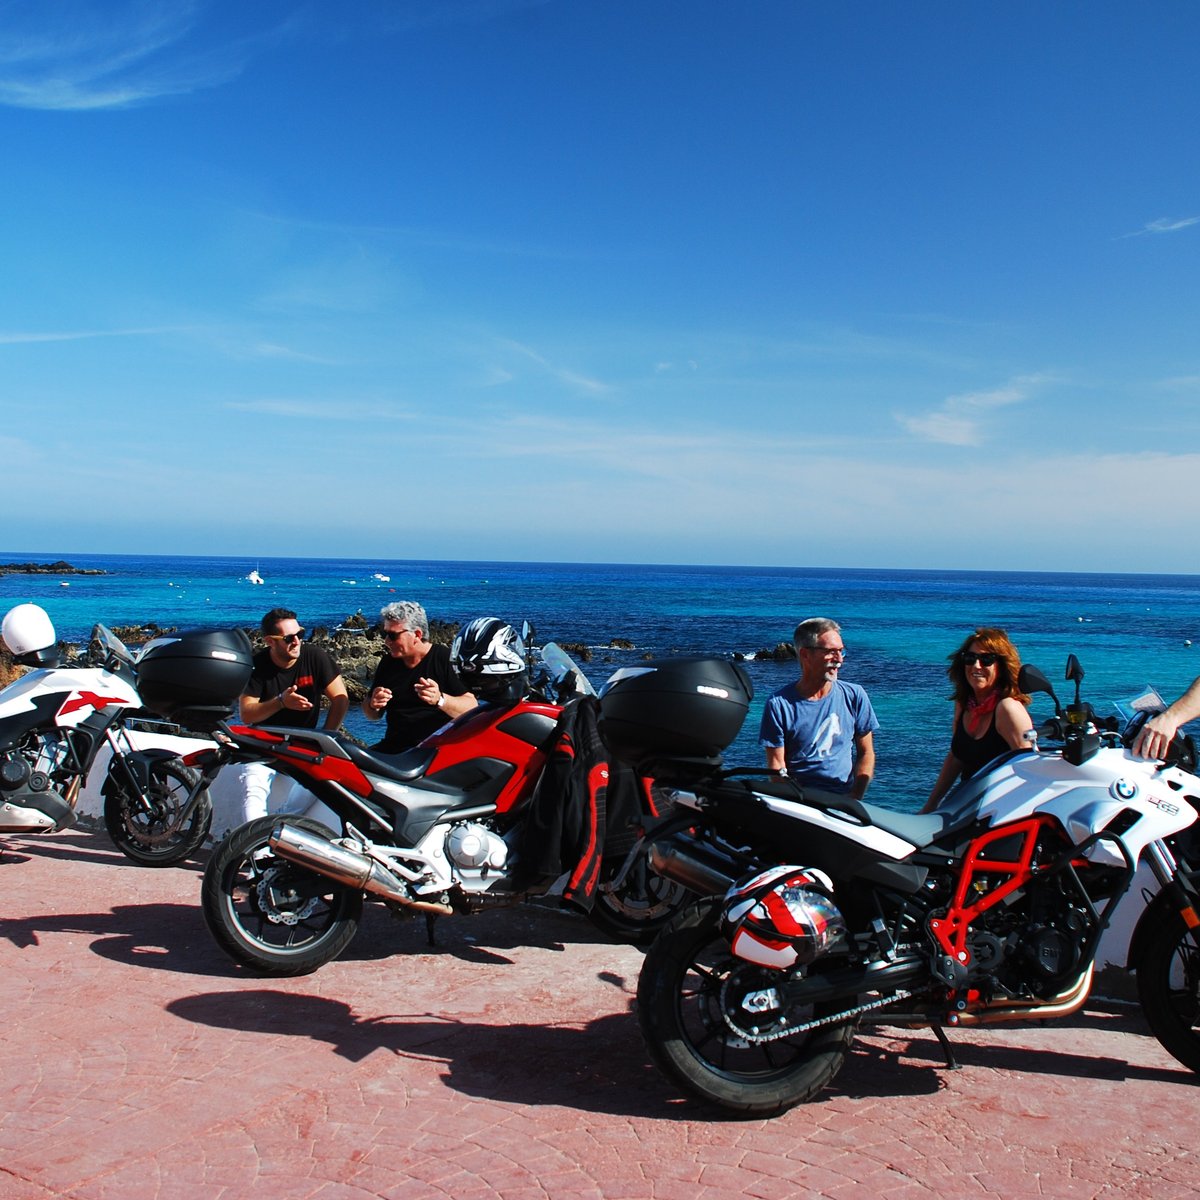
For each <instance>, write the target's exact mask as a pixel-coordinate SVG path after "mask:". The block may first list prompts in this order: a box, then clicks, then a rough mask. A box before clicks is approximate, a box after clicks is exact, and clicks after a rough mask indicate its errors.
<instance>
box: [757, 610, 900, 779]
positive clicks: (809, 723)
mask: <svg viewBox="0 0 1200 1200" xmlns="http://www.w3.org/2000/svg"><path fill="white" fill-rule="evenodd" d="M792 642H793V645H794V646H795V647H796V658H797V659H798V660H799V662H800V678H799V679H798V680H797V681H796V682H795V683H789V684H787V685H785V686H784V687H781V688H780V689H779V690H778V691H776V692H774V693H773V694H772V695H771V696H769V697H768V698H767V703H766V706H765V708H764V709H763V715H762V724H761V726H760V727H759V741H760V743H761V745H762V746H763V748H764V749H765V750H766V752H767V766H768V768H770V769H771V770H775V771H785V772H786V773H787V774H788V776H789V777H791V778H793V779H795V780H797V782H799V783H800V784H807V785H808V786H809V787H813V788H819V789H820V790H821V791H826V792H841V793H846V792H849V793H851V794H852V795H854V796H856V797H857V798H858V799H859V800H861V799H862V798H863V796H864V795H865V794H866V791H867V787H868V785H869V784H870V782H871V778H872V776H873V775H874V774H875V730H877V729H878V728H879V721H878V719H877V718H876V716H875V710H874V709H873V708H872V707H871V701H870V699H869V698H868V697H867V693H866V690H865V689H864V688H862V687H860V686H859V685H858V684H856V683H846V682H845V681H844V680H842V679H839V678H838V672H839V670H840V669H841V666H842V663H843V662H845V661H846V647H845V645H844V644H843V643H842V631H841V626H839V625H838V623H837V622H836V621H831V620H830V619H829V618H828V617H810V618H809V619H808V620H807V621H801V622H800V624H799V625H797V626H796V632H795V634H794V635H793V639H792Z"/></svg>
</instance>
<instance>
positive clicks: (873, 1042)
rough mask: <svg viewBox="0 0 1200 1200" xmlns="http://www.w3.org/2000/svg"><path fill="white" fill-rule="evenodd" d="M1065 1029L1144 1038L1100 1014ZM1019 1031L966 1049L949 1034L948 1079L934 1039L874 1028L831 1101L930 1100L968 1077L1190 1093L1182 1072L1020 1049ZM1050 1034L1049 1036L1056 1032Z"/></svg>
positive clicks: (976, 1033)
mask: <svg viewBox="0 0 1200 1200" xmlns="http://www.w3.org/2000/svg"><path fill="white" fill-rule="evenodd" d="M1070 1025H1071V1026H1075V1027H1079V1028H1083V1027H1091V1028H1095V1029H1096V1030H1097V1032H1099V1033H1112V1034H1119V1035H1121V1036H1126V1035H1128V1034H1131V1033H1136V1034H1147V1035H1148V1033H1149V1031H1148V1030H1147V1029H1146V1028H1145V1027H1144V1023H1143V1025H1142V1026H1140V1027H1132V1026H1131V1027H1130V1028H1125V1027H1124V1026H1123V1025H1122V1026H1120V1027H1111V1028H1110V1027H1109V1026H1108V1025H1107V1024H1106V1023H1105V1022H1104V1021H1103V1017H1102V1014H1097V1020H1095V1021H1092V1020H1090V1019H1089V1015H1088V1014H1087V1013H1080V1014H1078V1016H1077V1017H1076V1018H1074V1019H1073V1020H1072V1021H1071V1022H1070ZM1057 1027H1058V1028H1066V1027H1068V1026H1066V1025H1059V1026H1057ZM1019 1028H1021V1027H1019V1026H1008V1027H1007V1030H1006V1028H1005V1027H1004V1026H999V1027H996V1028H993V1029H991V1030H986V1031H980V1030H972V1031H971V1035H972V1037H973V1038H974V1039H981V1040H971V1041H967V1040H964V1038H963V1036H962V1032H961V1031H955V1030H949V1031H947V1036H948V1037H949V1039H950V1042H951V1045H952V1046H953V1048H954V1056H955V1058H956V1059H957V1061H958V1063H959V1068H960V1070H959V1071H951V1070H949V1069H948V1068H947V1066H946V1063H945V1059H944V1057H943V1056H942V1051H941V1047H940V1046H939V1045H938V1043H937V1041H936V1039H935V1038H934V1035H933V1033H932V1032H931V1031H926V1032H925V1033H923V1034H922V1033H921V1032H918V1031H914V1030H908V1029H898V1028H890V1029H889V1028H887V1027H883V1026H877V1027H875V1028H873V1029H871V1030H869V1031H864V1032H863V1033H862V1034H860V1036H859V1037H858V1039H857V1040H856V1041H855V1043H854V1049H853V1051H852V1052H851V1056H850V1059H849V1060H848V1061H847V1063H846V1066H845V1067H844V1068H843V1069H842V1071H841V1072H840V1073H839V1074H838V1076H837V1077H836V1079H835V1080H834V1082H833V1084H832V1085H831V1087H830V1090H829V1092H828V1095H830V1096H832V1095H844V1096H847V1097H850V1098H853V1099H865V1098H881V1097H887V1096H898V1095H920V1094H922V1093H933V1092H936V1091H938V1090H940V1089H941V1088H945V1087H948V1086H949V1081H950V1080H951V1079H953V1078H955V1077H956V1076H958V1075H960V1074H961V1073H964V1072H970V1071H971V1070H972V1069H986V1070H988V1071H998V1072H1003V1073H1006V1074H1011V1075H1014V1076H1022V1075H1033V1076H1061V1077H1064V1078H1079V1079H1088V1080H1094V1079H1105V1080H1111V1081H1113V1082H1118V1083H1119V1082H1125V1081H1129V1080H1135V1079H1136V1080H1143V1081H1147V1082H1157V1083H1183V1084H1186V1085H1188V1086H1189V1087H1190V1086H1193V1081H1194V1078H1195V1077H1194V1076H1193V1075H1192V1074H1191V1073H1190V1072H1189V1071H1186V1070H1185V1069H1184V1068H1182V1067H1180V1068H1179V1069H1178V1070H1174V1069H1172V1068H1159V1067H1150V1066H1142V1065H1138V1064H1135V1063H1131V1062H1129V1061H1128V1060H1126V1059H1124V1058H1115V1057H1113V1056H1111V1055H1107V1054H1103V1053H1096V1054H1078V1053H1074V1052H1073V1051H1071V1050H1068V1049H1066V1048H1058V1047H1055V1046H1050V1047H1048V1048H1046V1049H1039V1048H1036V1047H1031V1046H1030V1045H1029V1044H1028V1043H1027V1042H1024V1043H1022V1042H1020V1040H1019V1038H1017V1040H1014V1038H1016V1035H1017V1034H1018V1030H1019ZM1024 1028H1028V1026H1025V1027H1024ZM1042 1028H1046V1026H1042ZM1050 1028H1051V1030H1052V1029H1053V1028H1054V1027H1053V1026H1051V1027H1050ZM1006 1036H1007V1038H1008V1040H1007V1041H1006V1040H1005V1038H1006Z"/></svg>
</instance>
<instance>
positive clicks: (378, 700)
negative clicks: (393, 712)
mask: <svg viewBox="0 0 1200 1200" xmlns="http://www.w3.org/2000/svg"><path fill="white" fill-rule="evenodd" d="M391 698H392V689H391V688H385V687H377V688H372V689H371V707H372V708H387V706H388V701H390V700H391Z"/></svg>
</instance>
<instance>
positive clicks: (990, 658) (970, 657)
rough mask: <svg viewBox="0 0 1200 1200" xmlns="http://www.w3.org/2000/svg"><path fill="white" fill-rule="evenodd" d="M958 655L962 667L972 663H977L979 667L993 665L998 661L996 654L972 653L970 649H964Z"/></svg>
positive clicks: (998, 656)
mask: <svg viewBox="0 0 1200 1200" xmlns="http://www.w3.org/2000/svg"><path fill="white" fill-rule="evenodd" d="M960 657H961V658H962V664H963V666H964V667H969V666H970V665H971V664H972V663H978V664H979V665H980V666H981V667H994V666H995V665H996V664H997V663H998V662H999V661H1000V655H998V654H973V653H971V651H970V650H964V651H963V652H962V655H961V656H960Z"/></svg>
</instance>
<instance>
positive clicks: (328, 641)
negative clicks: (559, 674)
mask: <svg viewBox="0 0 1200 1200" xmlns="http://www.w3.org/2000/svg"><path fill="white" fill-rule="evenodd" d="M2 569H3V568H0V570H2ZM92 573H93V574H103V572H92ZM458 630H459V623H458V622H457V621H439V620H436V619H433V618H431V619H430V622H429V640H430V641H431V642H434V643H436V644H441V645H445V646H448V645H450V643H451V642H452V641H453V640H454V635H455V634H456V633H457V632H458ZM112 632H113V633H114V634H116V636H117V637H119V638H120V639H121V641H123V642H124V643H125V644H126V645H127V646H129V647H130V648H131V649H136V648H137V647H139V646H142V645H144V644H145V643H146V642H148V641H151V640H152V639H153V638H156V637H161V636H163V635H165V634H171V633H175V632H177V630H176V629H175V628H174V627H164V626H161V625H158V624H156V623H154V622H148V623H146V624H144V625H116V626H113V627H112ZM245 632H246V635H247V636H248V637H249V638H250V641H251V643H252V644H253V646H254V649H255V651H256V652H257V651H259V650H261V649H263V647H264V645H265V643H264V642H263V640H262V636H261V635H260V633H259V631H258V630H257V629H247V630H246V631H245ZM308 640H309V641H310V642H312V643H313V644H314V645H317V646H321V647H322V648H324V649H325V650H328V651H329V653H330V654H331V655H332V656H333V658H334V661H335V662H336V663H337V664H338V666H339V667H340V668H341V670H342V677H343V678H344V679H345V681H346V690H347V691H348V692H349V693H350V702H351V704H358V703H360V702H361V701H362V699H363V697H364V696H366V694H367V691H368V690H369V689H370V686H371V680H372V679H373V678H374V677H375V667H376V666H377V664H378V662H379V660H380V658H381V657H382V656H383V655H384V654H385V653H386V652H387V648H386V645H385V643H384V640H383V627H382V625H381V624H380V623H379V622H375V623H374V624H372V623H370V622H369V621H368V620H367V618H366V617H364V616H363V614H362V612H361V611H360V612H356V613H354V614H353V615H352V616H350V617H347V618H346V620H345V621H343V622H342V623H341V625H339V626H336V627H335V628H333V629H330V628H329V627H327V626H324V625H318V626H317V627H316V628H314V629H313V630H312V631H311V632H310V633H309V635H308ZM558 644H559V645H560V646H561V647H562V648H563V649H564V650H565V651H566V652H567V653H568V654H570V655H571V657H572V658H574V659H575V660H576V661H577V662H579V663H581V664H586V663H590V662H591V661H592V660H593V659H594V658H595V652H594V651H593V649H592V647H591V646H587V645H584V644H583V643H581V642H566V641H560V642H559V643H558ZM59 646H60V649H61V650H62V653H63V658H64V661H70V660H71V659H77V658H79V657H80V656H81V655H82V654H83V653H84V652H85V651H86V650H87V647H86V646H85V645H83V646H81V645H76V644H74V643H72V642H60V643H59ZM608 648H609V649H612V650H620V651H630V650H633V649H634V648H635V647H634V645H633V643H632V642H629V641H627V640H626V639H624V638H613V640H612V641H611V642H610V643H609V644H608ZM644 657H646V658H649V657H650V655H648V654H647V655H644ZM751 657H752V658H755V659H757V660H760V661H773V662H787V661H794V660H795V657H796V652H795V650H794V649H793V648H792V644H791V643H790V642H780V643H779V644H778V645H776V646H773V647H766V648H763V649H760V650H756V651H754V652H753V653H752V654H743V653H735V654H734V655H733V658H734V660H735V661H743V660H745V659H746V658H751ZM22 673H23V672H22V670H21V669H20V668H14V667H13V663H12V657H11V655H10V654H9V653H8V650H7V648H6V647H4V646H3V645H2V644H0V687H2V686H6V685H7V683H8V682H10V681H11V680H12V679H13V678H15V677H16V676H18V675H20V674H22Z"/></svg>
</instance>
